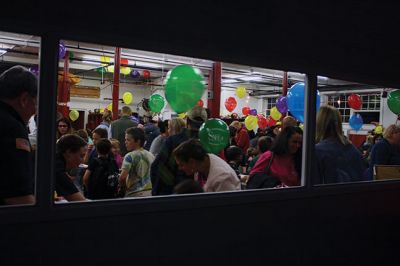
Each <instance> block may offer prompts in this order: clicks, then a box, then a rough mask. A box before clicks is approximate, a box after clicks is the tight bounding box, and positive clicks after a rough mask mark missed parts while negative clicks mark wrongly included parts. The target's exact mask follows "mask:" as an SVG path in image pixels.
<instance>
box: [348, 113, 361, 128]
mask: <svg viewBox="0 0 400 266" xmlns="http://www.w3.org/2000/svg"><path fill="white" fill-rule="evenodd" d="M349 124H350V126H351V128H352V129H354V130H359V129H360V128H362V126H363V119H362V117H361V115H360V114H353V115H352V116H351V117H350V119H349Z"/></svg>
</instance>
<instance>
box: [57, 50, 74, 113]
mask: <svg viewBox="0 0 400 266" xmlns="http://www.w3.org/2000/svg"><path fill="white" fill-rule="evenodd" d="M64 58H65V59H64V71H63V78H62V82H58V104H57V111H59V112H60V113H61V114H62V115H63V116H64V117H68V113H69V108H68V105H67V104H68V102H69V88H70V86H71V81H70V79H69V76H68V73H69V52H68V51H67V52H65V57H64Z"/></svg>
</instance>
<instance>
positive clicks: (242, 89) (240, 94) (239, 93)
mask: <svg viewBox="0 0 400 266" xmlns="http://www.w3.org/2000/svg"><path fill="white" fill-rule="evenodd" d="M236 95H237V97H239V98H240V99H241V98H243V97H244V96H246V88H245V87H237V89H236Z"/></svg>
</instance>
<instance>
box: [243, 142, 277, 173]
mask: <svg viewBox="0 0 400 266" xmlns="http://www.w3.org/2000/svg"><path fill="white" fill-rule="evenodd" d="M273 141H274V139H273V138H271V137H270V136H261V137H260V138H259V139H258V142H257V150H258V154H257V155H256V156H255V157H254V158H253V159H252V160H251V161H250V162H249V166H248V169H247V172H250V171H251V169H253V167H254V165H255V164H256V162H257V161H258V159H259V158H260V156H261V154H263V153H264V152H266V151H269V150H270V149H271V147H272V143H273Z"/></svg>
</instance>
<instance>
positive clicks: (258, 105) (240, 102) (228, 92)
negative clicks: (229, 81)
mask: <svg viewBox="0 0 400 266" xmlns="http://www.w3.org/2000/svg"><path fill="white" fill-rule="evenodd" d="M229 97H234V98H235V99H236V102H237V106H236V108H235V109H234V110H233V111H232V112H229V111H228V110H226V108H225V100H226V99H228V98H229ZM245 106H248V107H250V109H256V110H257V112H263V113H265V112H264V109H263V108H264V106H263V99H258V98H255V97H250V96H248V94H246V96H245V97H243V98H242V99H240V98H239V97H237V96H236V94H235V89H232V88H226V87H222V88H221V103H220V115H221V116H226V115H229V114H231V113H237V114H238V115H239V116H243V114H242V108H243V107H245Z"/></svg>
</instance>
